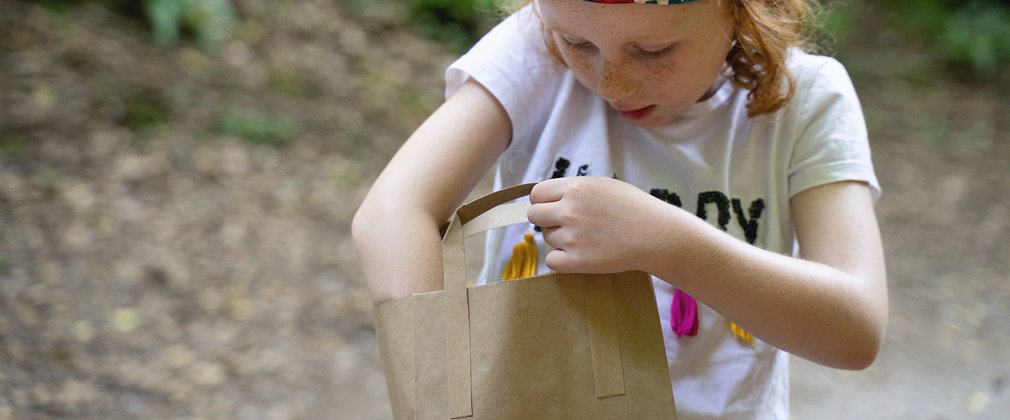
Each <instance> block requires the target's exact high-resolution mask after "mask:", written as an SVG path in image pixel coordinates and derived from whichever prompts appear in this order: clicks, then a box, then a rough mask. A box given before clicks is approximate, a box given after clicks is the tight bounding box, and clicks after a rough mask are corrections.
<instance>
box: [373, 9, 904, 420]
mask: <svg viewBox="0 0 1010 420" xmlns="http://www.w3.org/2000/svg"><path fill="white" fill-rule="evenodd" d="M612 3H629V4H612ZM636 3H650V4H636ZM656 3H658V4H656ZM810 13H811V9H810V7H809V6H808V5H807V3H806V1H805V0H765V1H748V0H721V1H714V0H710V1H706V0H698V1H689V0H680V1H678V0H668V1H663V0H659V1H645V0H634V1H632V0H623V1H622V0H607V1H604V0H597V1H586V0H539V1H535V2H533V3H532V4H530V5H527V6H526V7H523V8H522V9H521V10H519V11H518V12H516V13H514V14H513V15H512V16H510V17H509V18H508V19H506V20H505V21H504V22H503V23H501V24H500V25H498V26H497V27H496V28H495V29H494V30H493V31H491V32H490V33H489V34H488V35H487V36H485V37H484V38H483V39H482V40H481V41H480V42H479V43H478V44H477V45H476V46H475V47H474V48H473V49H472V50H471V51H470V52H469V53H467V54H466V55H465V56H463V57H462V58H460V59H459V60H458V61H457V62H455V63H454V64H452V66H451V67H450V68H449V70H448V72H447V82H448V88H447V98H448V99H447V101H446V102H445V104H444V105H442V106H441V107H440V108H439V109H438V110H437V111H436V112H435V113H434V114H432V115H431V117H430V118H429V119H428V120H427V121H425V122H424V123H423V124H422V125H421V126H420V127H419V128H418V129H417V131H416V132H415V133H414V135H412V136H411V137H410V139H409V140H408V141H407V142H406V143H405V144H404V145H403V147H402V149H401V150H400V151H399V152H398V153H397V154H396V156H395V157H394V158H393V159H392V161H391V162H390V163H389V166H388V167H387V168H386V169H385V170H384V171H383V173H382V174H381V175H380V176H379V178H378V179H377V180H376V182H375V185H374V186H373V188H372V190H371V191H370V192H369V194H368V196H367V197H366V199H365V201H364V203H363V204H362V206H361V209H360V211H359V212H358V214H357V216H356V217H355V220H354V232H353V233H354V238H355V240H356V243H357V247H358V251H359V255H360V258H361V261H362V264H363V269H364V274H365V277H366V278H367V280H368V286H369V290H370V292H371V295H372V297H373V299H374V300H375V302H381V301H385V300H389V299H396V298H400V297H404V296H408V295H410V294H411V293H415V292H423V291H430V290H438V289H440V288H441V279H442V272H441V257H440V252H441V248H440V245H439V227H440V226H441V225H442V224H444V222H445V220H447V218H448V217H449V215H450V213H451V212H452V211H453V210H454V209H455V208H456V207H457V206H458V205H459V204H460V203H461V202H462V200H463V199H464V198H465V197H466V196H467V194H468V193H469V192H470V191H471V190H472V189H473V188H474V187H475V186H476V184H477V183H478V182H479V180H480V179H481V177H482V175H483V174H484V173H485V172H486V171H487V170H488V169H489V168H490V167H491V166H492V165H493V164H494V163H495V162H496V161H497V176H496V180H495V181H496V182H495V187H496V189H497V188H501V187H503V186H510V185H514V184H520V183H525V182H538V181H539V182H540V183H539V184H538V185H537V186H536V187H535V188H534V189H533V192H532V194H531V196H530V200H531V201H532V203H533V205H532V206H531V207H530V209H529V212H528V217H529V220H530V222H531V223H532V225H527V226H512V227H510V228H506V229H503V230H501V231H498V232H495V233H491V234H489V235H488V238H487V255H486V259H485V261H486V267H485V269H484V272H483V274H482V281H487V280H488V279H491V281H494V279H496V278H499V277H500V275H501V274H500V273H501V272H502V269H503V266H504V265H505V262H506V261H507V260H508V258H509V256H510V252H511V249H512V245H513V244H515V243H517V242H519V241H522V240H523V234H524V233H526V232H530V231H535V236H536V240H537V243H538V245H539V247H538V248H539V249H540V250H541V253H540V258H541V261H540V266H539V270H540V272H546V271H549V270H554V271H559V272H581V273H603V272H621V271H627V270H641V271H645V272H648V273H650V274H652V275H653V276H654V277H653V284H654V288H655V292H656V297H657V303H658V306H659V310H660V317H661V321H662V325H663V333H664V338H665V342H666V347H667V357H668V362H669V368H670V376H671V378H672V380H673V390H674V395H675V397H676V401H677V408H678V412H679V414H680V418H681V419H696V418H762V419H764V418H786V417H788V415H789V406H788V394H789V374H788V356H787V353H786V352H789V353H792V354H795V355H798V356H800V357H804V358H807V359H809V360H812V361H815V362H817V363H821V364H823V365H827V366H832V367H838V368H844V369H862V368H865V367H867V366H869V365H870V364H871V363H872V362H873V361H874V359H875V358H876V356H877V354H878V352H879V350H880V346H881V343H882V341H883V338H884V332H885V325H886V321H887V287H886V277H885V269H884V259H883V252H882V247H881V243H880V235H879V232H878V228H877V223H876V219H875V216H874V211H873V203H874V201H875V199H876V197H877V196H878V194H879V187H878V185H877V180H876V177H875V175H874V172H873V167H872V164H871V160H870V152H869V147H868V141H867V134H866V128H865V123H864V120H863V116H862V111H861V109H860V105H859V101H858V99H857V97H856V93H855V92H854V90H853V87H852V84H851V82H850V80H849V78H848V75H847V74H846V72H845V70H844V68H843V67H842V66H841V64H839V63H838V62H837V61H835V60H833V59H831V58H826V57H820V56H815V55H810V54H808V53H805V52H803V51H801V50H800V49H799V48H798V46H800V45H801V41H803V39H802V36H801V32H802V29H803V28H805V27H807V26H809V24H810V22H809V17H810ZM533 225H535V226H537V227H538V228H536V229H533ZM407 243H409V244H410V246H392V245H391V244H407Z"/></svg>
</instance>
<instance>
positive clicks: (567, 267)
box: [544, 249, 581, 273]
mask: <svg viewBox="0 0 1010 420" xmlns="http://www.w3.org/2000/svg"><path fill="white" fill-rule="evenodd" d="M544 263H545V264H547V268H549V269H550V270H551V271H556V272H558V273H580V272H581V271H580V270H579V267H578V264H577V263H576V261H575V259H574V258H573V256H572V255H571V254H570V253H568V252H565V250H562V249H555V250H552V251H551V252H549V253H547V256H546V257H544Z"/></svg>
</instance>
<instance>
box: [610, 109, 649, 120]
mask: <svg viewBox="0 0 1010 420" xmlns="http://www.w3.org/2000/svg"><path fill="white" fill-rule="evenodd" d="M655 109H656V106H655V105H649V106H646V107H643V108H638V109H631V110H625V111H621V110H618V112H620V113H621V116H623V117H624V118H627V119H629V120H640V119H642V118H645V117H647V116H649V114H651V113H652V111H653V110H655Z"/></svg>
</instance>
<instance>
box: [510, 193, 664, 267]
mask: <svg viewBox="0 0 1010 420" xmlns="http://www.w3.org/2000/svg"><path fill="white" fill-rule="evenodd" d="M530 201H531V202H532V203H533V205H532V206H531V207H530V209H529V212H528V213H527V217H528V218H529V220H530V222H531V223H533V224H535V225H537V226H540V227H541V228H543V236H544V241H545V242H547V244H548V245H550V246H552V247H553V248H554V250H552V251H551V252H550V253H548V254H547V258H546V262H547V266H548V267H549V268H550V269H552V270H554V271H557V272H562V273H572V272H577V273H590V274H592V273H617V272H623V271H629V270H643V271H646V267H647V266H648V263H647V262H648V261H649V259H650V258H651V257H652V254H655V253H656V251H657V249H661V248H662V247H661V246H660V244H661V243H663V242H667V241H669V240H670V239H672V238H666V237H664V236H665V235H663V233H662V232H660V231H659V230H658V229H656V227H657V226H658V225H660V223H657V221H658V220H660V218H662V217H668V215H669V212H670V211H671V209H676V207H673V206H670V205H669V204H666V203H664V202H663V201H660V200H658V199H656V198H654V197H652V196H650V195H649V194H647V193H645V192H644V191H641V190H639V189H638V188H636V187H634V186H632V185H630V184H627V183H625V182H622V181H618V180H615V179H611V178H591V177H568V178H557V179H552V180H548V181H543V182H540V183H539V184H537V185H536V186H535V187H533V191H532V192H531V193H530ZM667 250H668V249H667ZM667 255H669V254H668V253H667Z"/></svg>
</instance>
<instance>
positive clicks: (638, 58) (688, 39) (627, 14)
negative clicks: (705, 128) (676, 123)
mask: <svg viewBox="0 0 1010 420" xmlns="http://www.w3.org/2000/svg"><path fill="white" fill-rule="evenodd" d="M538 6H539V10H540V16H541V18H542V19H543V21H544V25H546V27H547V29H548V31H549V33H550V34H551V36H552V37H553V41H554V42H555V43H556V45H557V47H558V48H557V49H558V52H560V54H561V56H562V58H564V60H565V62H566V63H567V64H568V67H569V68H570V69H571V70H572V72H573V73H574V75H575V78H576V79H577V80H578V81H579V83H581V84H582V85H583V86H585V87H586V88H587V89H589V90H590V91H592V92H593V93H596V94H597V95H599V96H600V97H602V98H603V99H605V100H606V101H607V102H609V103H610V106H611V107H613V108H614V109H615V110H616V111H618V112H619V113H620V114H621V115H622V116H623V117H625V118H627V119H628V120H630V121H631V122H632V123H634V124H636V125H640V126H643V127H656V126H661V125H664V124H667V123H669V122H671V121H673V120H674V119H676V118H677V116H679V115H680V113H681V112H682V111H683V110H684V109H685V108H687V107H688V106H690V105H691V104H692V103H695V102H697V101H699V100H702V99H706V98H708V97H709V96H711V95H712V93H714V91H715V89H716V88H717V86H716V83H717V80H718V79H717V76H718V75H719V72H720V70H721V69H722V66H723V63H724V62H725V59H726V54H727V53H728V52H729V49H730V47H731V43H730V40H729V39H731V37H732V36H733V32H732V27H733V26H732V21H731V19H730V17H729V14H728V13H727V11H726V10H725V9H724V7H721V6H719V5H718V4H717V3H716V2H708V1H702V2H698V3H691V4H684V5H676V6H670V5H642V4H599V3H589V2H586V1H583V0H540V1H538Z"/></svg>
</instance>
